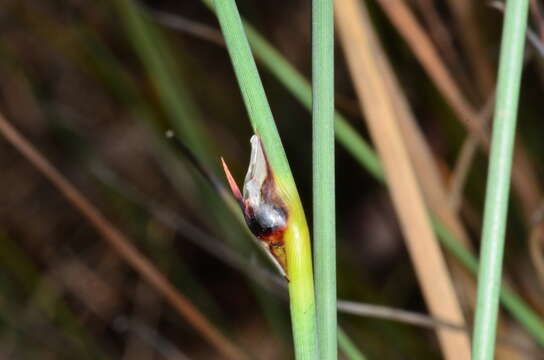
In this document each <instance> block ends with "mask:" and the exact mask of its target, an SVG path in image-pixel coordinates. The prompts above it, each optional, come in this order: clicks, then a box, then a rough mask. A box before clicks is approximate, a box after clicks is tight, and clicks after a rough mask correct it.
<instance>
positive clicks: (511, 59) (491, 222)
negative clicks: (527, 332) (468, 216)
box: [472, 0, 529, 360]
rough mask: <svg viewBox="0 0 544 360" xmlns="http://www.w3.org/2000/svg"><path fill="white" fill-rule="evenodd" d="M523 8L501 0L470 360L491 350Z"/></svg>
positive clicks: (485, 359)
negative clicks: (502, 9)
mask: <svg viewBox="0 0 544 360" xmlns="http://www.w3.org/2000/svg"><path fill="white" fill-rule="evenodd" d="M528 6H529V1H528V0H508V1H507V2H506V12H505V17H504V26H503V34H502V44H501V56H500V62H499V76H498V79H499V80H498V83H497V84H498V85H497V102H496V106H495V120H494V125H493V135H492V141H491V154H490V163H489V172H488V179H487V190H486V200H485V210H484V226H483V233H482V247H481V263H480V269H479V274H478V279H479V281H478V296H477V304H476V315H475V323H474V342H473V350H472V357H473V359H474V360H491V359H493V354H494V350H495V333H496V327H497V312H498V302H499V290H500V284H501V272H502V258H503V253H504V236H505V230H506V215H507V212H508V194H509V190H510V173H511V168H512V152H513V145H514V137H515V131H516V119H517V109H518V101H519V91H520V82H521V70H522V64H523V52H524V48H525V31H526V28H527V15H528Z"/></svg>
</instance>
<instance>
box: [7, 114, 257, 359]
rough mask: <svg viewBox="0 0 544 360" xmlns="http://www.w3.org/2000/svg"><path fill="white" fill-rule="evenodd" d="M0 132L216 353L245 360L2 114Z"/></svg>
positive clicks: (242, 354)
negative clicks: (211, 345) (213, 347)
mask: <svg viewBox="0 0 544 360" xmlns="http://www.w3.org/2000/svg"><path fill="white" fill-rule="evenodd" d="M0 133H2V135H3V136H4V137H5V138H6V140H8V141H9V142H10V143H11V144H12V145H13V146H14V147H15V148H16V149H17V150H18V151H19V152H20V153H21V154H22V155H24V157H26V158H27V160H28V161H29V162H30V163H31V164H32V165H33V166H34V167H36V169H37V170H39V171H40V172H41V173H42V174H43V175H44V176H45V177H46V178H47V179H48V180H49V181H51V183H52V184H53V185H54V186H55V187H56V188H57V189H58V190H59V191H60V192H61V193H62V194H63V195H64V196H65V197H66V199H67V200H68V201H69V202H70V203H71V204H72V205H73V206H74V207H75V208H76V209H77V210H78V211H79V212H80V213H81V214H82V215H83V216H84V217H85V218H86V219H87V220H88V221H89V222H90V223H91V224H92V225H93V226H94V227H95V229H96V230H97V232H98V233H99V234H101V235H102V236H103V238H104V240H106V241H107V243H108V244H109V245H110V246H111V247H112V249H113V250H114V251H115V252H116V253H117V254H118V255H119V256H120V257H121V258H122V259H123V260H124V261H125V262H127V264H128V265H130V266H131V267H132V268H133V269H134V271H136V272H137V273H138V274H140V275H141V276H142V277H143V278H144V279H145V280H146V281H147V282H148V283H149V285H150V286H151V287H152V288H153V289H155V290H156V291H157V292H158V293H159V294H160V295H161V296H163V297H164V299H165V300H166V301H167V302H168V303H169V304H170V305H171V306H172V307H173V308H174V309H175V310H176V311H177V312H178V313H179V314H180V315H181V316H182V317H183V318H184V319H185V320H187V322H189V323H190V324H191V325H192V326H193V327H194V328H195V329H196V330H197V331H198V332H199V333H200V334H201V335H202V336H203V337H204V338H206V339H207V340H208V341H209V342H210V343H211V344H213V345H214V346H215V347H216V349H217V350H218V351H220V352H221V353H222V354H223V355H224V356H225V357H227V358H229V359H236V360H239V359H247V356H246V355H245V354H244V353H243V352H242V351H241V350H240V349H239V348H238V347H237V346H236V345H234V344H233V343H231V342H230V340H228V339H227V338H226V337H225V336H224V335H223V334H222V333H221V332H220V331H219V330H218V329H217V328H215V327H214V326H213V325H212V324H211V323H210V322H209V321H208V320H207V319H206V318H205V317H204V316H203V315H202V314H201V313H200V312H199V311H198V309H197V308H196V307H194V305H193V304H192V303H191V302H190V301H189V300H188V299H187V298H186V297H185V296H183V295H182V294H181V293H180V292H179V291H178V290H177V289H176V288H175V287H174V286H173V285H172V284H171V283H170V282H169V281H168V280H167V279H166V278H165V277H164V275H163V274H162V273H161V272H160V271H158V270H157V268H156V267H155V266H154V265H153V264H152V263H151V262H150V261H149V260H148V259H147V258H146V257H145V256H143V255H142V254H141V253H140V252H139V250H138V249H137V248H136V247H135V246H134V245H132V243H131V242H130V241H129V240H128V239H127V238H126V237H125V236H124V235H123V234H122V233H121V232H120V231H119V230H117V228H115V227H114V226H113V224H111V223H110V222H109V221H108V220H107V219H106V218H105V217H104V216H103V215H102V214H101V213H100V211H98V209H97V208H96V207H94V206H93V205H92V204H91V203H90V202H89V201H88V200H87V199H86V198H85V197H84V196H83V194H81V193H80V192H79V191H78V190H77V189H76V188H75V187H74V186H73V185H72V184H71V183H70V182H68V180H67V179H66V178H65V177H64V176H63V175H62V174H61V173H59V172H58V171H57V169H56V168H54V167H53V165H52V164H51V163H50V162H49V161H48V160H47V159H46V158H45V157H44V156H43V155H41V154H40V153H39V152H38V151H37V150H36V149H35V148H34V146H32V144H30V143H29V142H28V141H27V140H26V139H24V138H23V137H22V136H21V135H20V134H19V133H18V131H17V130H16V129H15V128H13V127H12V126H11V124H9V122H8V121H7V120H6V119H5V118H4V116H3V115H2V114H0Z"/></svg>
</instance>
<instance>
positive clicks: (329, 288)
mask: <svg viewBox="0 0 544 360" xmlns="http://www.w3.org/2000/svg"><path fill="white" fill-rule="evenodd" d="M333 23H334V21H333V2H332V0H313V1H312V87H313V96H312V119H313V147H312V154H313V199H314V201H313V209H314V211H313V216H314V217H313V219H314V222H313V223H314V233H313V236H314V259H315V287H316V305H317V335H318V342H319V353H320V355H321V357H320V359H323V360H336V358H337V339H336V328H337V323H336V238H335V237H336V227H335V224H336V221H335V217H336V216H335V213H336V212H335V196H334V195H335V186H334V24H333Z"/></svg>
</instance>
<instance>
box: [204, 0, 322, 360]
mask: <svg viewBox="0 0 544 360" xmlns="http://www.w3.org/2000/svg"><path fill="white" fill-rule="evenodd" d="M214 7H215V12H216V15H217V18H218V19H219V24H220V25H221V30H222V32H223V36H224V37H225V42H226V44H227V49H228V51H229V55H230V58H231V61H232V64H233V67H234V71H235V73H236V77H237V79H238V84H239V87H240V89H241V92H242V97H243V99H244V103H245V105H246V109H247V112H248V115H249V118H250V121H251V125H252V126H253V129H254V132H255V133H256V134H258V135H259V136H260V138H261V140H262V143H263V146H264V149H265V150H266V153H267V156H268V161H269V162H270V167H271V169H272V171H273V173H274V178H275V180H276V184H277V186H278V190H279V192H280V193H281V194H282V197H283V198H284V200H285V202H286V205H287V208H288V213H289V222H288V226H287V228H286V232H285V235H284V239H285V249H286V255H287V274H288V276H289V280H290V281H289V299H290V307H291V320H292V328H293V338H294V343H295V355H296V358H297V359H298V360H306V359H307V360H314V359H318V358H319V357H318V355H317V354H318V349H317V333H316V319H315V299H314V284H313V273H312V256H311V246H310V238H309V232H308V225H307V223H306V218H305V215H304V210H303V208H302V204H301V202H300V198H299V195H298V191H297V188H296V185H295V182H294V179H293V175H292V174H291V170H290V168H289V163H288V162H287V157H286V155H285V151H284V149H283V146H282V144H281V140H280V137H279V134H278V131H277V128H276V124H275V122H274V118H273V116H272V111H271V109H270V106H269V104H268V100H267V98H266V94H265V92H264V89H263V86H262V83H261V79H260V77H259V73H258V71H257V66H256V64H255V60H254V59H253V55H252V53H251V49H250V47H249V42H248V40H247V37H246V34H245V31H244V27H243V25H242V21H241V18H240V15H239V13H238V9H237V7H236V3H235V1H234V0H216V1H215V2H214Z"/></svg>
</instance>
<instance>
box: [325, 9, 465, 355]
mask: <svg viewBox="0 0 544 360" xmlns="http://www.w3.org/2000/svg"><path fill="white" fill-rule="evenodd" d="M335 9H336V16H337V24H338V29H339V36H340V39H341V41H342V44H343V48H344V51H345V53H346V58H347V60H348V65H349V68H350V71H351V74H352V77H353V81H354V84H355V89H356V91H357V94H358V96H359V100H360V102H361V106H362V110H363V111H364V113H365V115H366V120H367V123H368V125H369V128H370V133H371V135H372V138H373V140H374V143H375V144H376V146H377V149H378V152H379V154H380V157H381V160H382V163H383V166H384V170H385V173H386V176H387V182H388V186H389V189H390V192H391V197H392V199H393V203H394V205H395V208H396V210H397V213H398V216H399V220H400V223H401V227H402V229H403V232H404V234H405V237H406V243H407V247H408V250H409V253H410V255H411V257H412V261H413V263H414V267H415V269H416V274H417V276H418V279H419V281H420V284H421V287H422V290H423V295H424V298H425V301H426V302H427V305H428V307H429V309H430V311H431V313H432V314H433V315H434V316H437V317H440V318H443V319H448V320H449V321H453V322H455V323H458V324H464V323H465V321H464V318H463V314H462V312H461V308H460V306H459V303H458V301H457V297H456V295H455V291H454V289H453V285H452V282H451V279H450V276H449V273H448V270H447V268H446V264H445V261H444V257H443V255H442V252H441V249H440V247H439V246H438V243H437V241H436V239H435V237H434V233H433V231H432V229H431V224H430V221H429V218H428V215H427V211H426V207H425V204H424V201H423V196H422V195H421V193H420V190H419V186H418V183H417V180H416V176H415V171H414V168H413V167H412V164H411V162H410V158H409V155H408V150H407V148H406V145H405V143H404V140H403V138H402V134H401V130H400V129H399V126H398V124H397V121H398V118H397V114H396V110H395V102H394V98H393V96H392V94H391V91H390V89H389V87H388V85H387V83H386V82H385V81H383V66H382V65H381V64H380V60H379V57H377V56H376V52H377V51H380V50H379V44H378V43H377V42H375V41H373V40H372V36H371V35H370V34H372V28H371V25H370V22H369V19H368V14H367V13H366V10H365V9H364V8H363V5H362V4H360V3H359V2H358V1H357V0H337V1H336V2H335ZM437 334H438V338H439V342H440V344H441V347H442V351H443V353H444V355H445V357H446V358H447V359H456V360H459V359H470V341H469V338H468V336H467V335H466V334H462V333H453V332H452V331H449V330H445V329H441V330H438V331H437Z"/></svg>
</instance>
